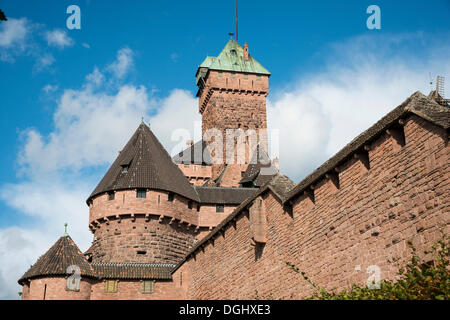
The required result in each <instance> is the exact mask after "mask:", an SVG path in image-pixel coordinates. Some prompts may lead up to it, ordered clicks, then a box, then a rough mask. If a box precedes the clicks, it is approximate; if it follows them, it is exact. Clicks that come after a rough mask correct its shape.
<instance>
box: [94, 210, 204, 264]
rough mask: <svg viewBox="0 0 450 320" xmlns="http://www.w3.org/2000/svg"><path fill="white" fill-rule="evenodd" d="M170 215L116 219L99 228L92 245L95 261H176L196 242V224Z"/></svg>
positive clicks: (102, 224)
mask: <svg viewBox="0 0 450 320" xmlns="http://www.w3.org/2000/svg"><path fill="white" fill-rule="evenodd" d="M170 220H171V219H170V218H164V219H163V220H162V221H159V219H158V218H157V217H155V216H150V217H149V218H148V219H147V218H145V217H144V216H137V217H135V218H134V219H132V218H124V219H113V220H110V221H109V222H108V223H106V222H104V223H101V224H100V225H99V227H97V228H96V230H95V234H94V242H93V246H92V249H91V250H92V261H94V262H142V263H144V262H145V263H147V262H161V263H177V262H179V261H180V260H181V259H182V257H183V256H184V255H185V254H186V253H187V252H188V251H189V249H190V248H191V247H192V246H193V244H194V241H195V239H196V236H195V235H196V233H195V231H194V227H191V228H187V226H186V225H179V224H178V223H177V222H173V223H170Z"/></svg>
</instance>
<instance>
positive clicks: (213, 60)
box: [199, 39, 270, 75]
mask: <svg viewBox="0 0 450 320" xmlns="http://www.w3.org/2000/svg"><path fill="white" fill-rule="evenodd" d="M199 68H208V69H211V70H221V71H236V72H246V73H257V74H267V75H270V72H269V71H267V69H266V68H264V67H263V66H262V65H261V64H260V63H259V62H258V61H256V60H255V59H254V58H253V57H252V56H251V55H249V59H248V61H245V59H244V49H243V48H242V47H241V46H240V45H239V44H238V43H237V42H236V41H234V40H233V39H230V41H228V43H227V44H226V46H225V48H223V50H222V52H221V53H220V54H219V56H218V57H206V59H205V60H204V61H203V62H202V64H201V65H200V66H199Z"/></svg>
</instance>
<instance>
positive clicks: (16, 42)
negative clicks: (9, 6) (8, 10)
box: [0, 18, 32, 62]
mask: <svg viewBox="0 0 450 320" xmlns="http://www.w3.org/2000/svg"><path fill="white" fill-rule="evenodd" d="M31 29H32V26H31V24H30V22H29V21H28V20H27V19H26V18H20V19H14V18H10V19H8V21H7V23H1V24H0V60H4V61H9V62H13V61H14V58H13V56H14V55H15V54H18V53H23V52H24V51H25V49H26V48H27V39H28V37H29V34H30V32H31Z"/></svg>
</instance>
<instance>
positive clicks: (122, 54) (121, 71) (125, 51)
mask: <svg viewBox="0 0 450 320" xmlns="http://www.w3.org/2000/svg"><path fill="white" fill-rule="evenodd" d="M132 67H133V51H132V50H131V49H130V48H122V49H120V50H119V52H117V60H116V61H115V62H113V63H112V64H110V65H109V66H108V68H107V69H108V70H109V71H111V72H112V73H114V75H115V76H116V77H117V78H119V79H121V78H123V77H124V76H125V75H126V74H127V73H128V72H129V71H130V70H131V68H132Z"/></svg>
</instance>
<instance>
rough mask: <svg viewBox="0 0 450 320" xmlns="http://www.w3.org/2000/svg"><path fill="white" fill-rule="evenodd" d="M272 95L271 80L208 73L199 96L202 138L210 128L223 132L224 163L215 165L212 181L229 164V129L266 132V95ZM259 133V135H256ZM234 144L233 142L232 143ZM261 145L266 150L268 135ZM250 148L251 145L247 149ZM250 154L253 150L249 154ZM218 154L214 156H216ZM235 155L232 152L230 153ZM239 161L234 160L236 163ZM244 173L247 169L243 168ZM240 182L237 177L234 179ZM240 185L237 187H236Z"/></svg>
mask: <svg viewBox="0 0 450 320" xmlns="http://www.w3.org/2000/svg"><path fill="white" fill-rule="evenodd" d="M268 92H269V78H268V77H267V76H258V75H255V74H244V73H235V72H217V71H209V75H208V77H207V79H206V83H205V86H204V88H203V89H202V91H201V94H200V97H199V110H200V113H201V114H202V135H203V137H204V138H205V132H206V131H207V130H209V129H217V130H219V131H221V132H222V138H223V151H222V157H223V161H222V162H221V163H219V164H218V163H215V164H213V166H212V179H215V178H217V176H218V175H219V173H220V171H221V170H222V169H223V166H222V165H221V164H222V163H225V162H227V163H228V164H231V163H229V161H227V149H228V150H231V149H230V147H227V146H226V143H225V142H226V129H238V128H241V129H242V130H244V131H246V130H247V129H254V130H257V131H259V130H260V129H267V119H266V96H267V94H268ZM257 133H258V132H257ZM233 143H234V142H233ZM261 143H262V145H263V146H264V148H265V150H267V136H266V135H265V134H264V135H263V137H262V139H261ZM235 148H236V147H235ZM245 148H246V149H248V146H246V147H245ZM250 152H251V151H250ZM217 155H218V154H215V155H213V156H217ZM230 155H231V156H232V153H230ZM244 157H245V159H244V162H245V163H248V161H249V158H250V157H251V155H249V151H248V150H246V151H245V155H244ZM236 162H237V160H234V163H233V164H235V163H236ZM244 170H245V169H244ZM237 179H239V177H236V179H235V180H237ZM233 186H237V185H233Z"/></svg>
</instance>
